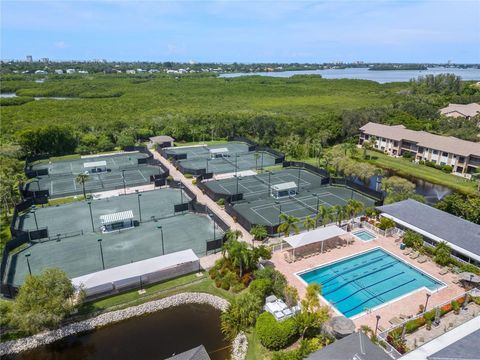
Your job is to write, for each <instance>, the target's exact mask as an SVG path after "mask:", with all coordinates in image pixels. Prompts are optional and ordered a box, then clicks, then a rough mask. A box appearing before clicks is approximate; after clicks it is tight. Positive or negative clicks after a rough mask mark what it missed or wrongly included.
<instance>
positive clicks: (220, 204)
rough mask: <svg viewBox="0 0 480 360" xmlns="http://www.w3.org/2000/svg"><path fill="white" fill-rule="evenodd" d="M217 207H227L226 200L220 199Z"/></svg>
mask: <svg viewBox="0 0 480 360" xmlns="http://www.w3.org/2000/svg"><path fill="white" fill-rule="evenodd" d="M217 205H219V206H224V205H225V199H224V198H220V199H218V200H217Z"/></svg>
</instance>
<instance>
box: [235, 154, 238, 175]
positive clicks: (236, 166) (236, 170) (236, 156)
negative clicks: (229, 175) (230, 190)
mask: <svg viewBox="0 0 480 360" xmlns="http://www.w3.org/2000/svg"><path fill="white" fill-rule="evenodd" d="M237 163H238V154H235V176H238V175H237V173H238V165H237Z"/></svg>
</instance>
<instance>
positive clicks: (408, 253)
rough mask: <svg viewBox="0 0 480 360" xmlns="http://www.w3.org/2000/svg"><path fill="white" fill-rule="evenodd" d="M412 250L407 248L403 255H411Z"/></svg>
mask: <svg viewBox="0 0 480 360" xmlns="http://www.w3.org/2000/svg"><path fill="white" fill-rule="evenodd" d="M412 251H413V250H412V248H406V249H405V250H403V253H402V254H403V255H410V253H411V252H412Z"/></svg>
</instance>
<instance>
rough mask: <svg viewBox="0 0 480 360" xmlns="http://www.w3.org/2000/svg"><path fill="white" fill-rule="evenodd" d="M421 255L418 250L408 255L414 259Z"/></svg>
mask: <svg viewBox="0 0 480 360" xmlns="http://www.w3.org/2000/svg"><path fill="white" fill-rule="evenodd" d="M419 256H420V254H419V253H418V251H414V252H412V253H411V254H410V255H409V256H408V257H409V258H410V259H412V260H415V259H416V258H418V257H419Z"/></svg>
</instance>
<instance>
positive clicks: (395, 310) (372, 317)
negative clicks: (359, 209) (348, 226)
mask: <svg viewBox="0 0 480 360" xmlns="http://www.w3.org/2000/svg"><path fill="white" fill-rule="evenodd" d="M346 236H350V234H348V235H346ZM399 244H400V243H399V242H395V239H394V238H393V237H383V236H380V235H378V234H377V238H376V239H375V240H371V241H361V240H359V239H356V240H355V242H354V243H353V244H351V245H348V246H346V247H341V248H339V249H336V248H334V249H332V250H331V251H329V252H324V253H322V254H319V255H316V256H312V257H310V258H306V259H303V260H300V261H296V262H293V263H290V264H289V263H287V262H286V261H285V258H284V253H285V252H287V251H288V250H283V251H276V252H275V253H274V254H273V256H272V259H271V261H272V262H273V264H274V265H275V268H276V269H277V270H279V271H280V272H282V273H283V274H284V275H285V277H286V278H287V280H288V283H289V284H290V285H292V286H294V287H295V288H296V289H297V290H298V293H299V296H300V297H301V298H302V297H303V296H304V295H305V290H306V285H305V284H304V283H303V282H302V281H301V280H300V279H299V278H298V277H297V276H296V275H295V273H297V272H300V271H305V270H308V269H311V268H314V267H318V266H320V265H324V264H326V263H329V262H332V261H336V260H339V259H341V258H344V257H348V256H352V255H355V254H358V253H361V252H364V251H367V250H369V249H373V248H376V247H381V248H382V249H384V250H387V251H389V252H390V253H392V254H394V255H396V256H397V257H399V258H401V259H402V260H404V261H405V262H407V263H409V264H411V265H413V266H415V267H417V268H418V269H420V270H422V271H424V272H425V273H427V274H429V275H430V276H433V277H435V278H436V279H438V280H441V281H443V282H444V283H445V284H446V285H447V286H446V287H444V288H442V289H440V290H438V291H437V292H435V293H433V294H432V295H431V297H430V299H429V301H428V309H433V307H435V306H436V305H439V304H441V303H444V302H446V301H448V300H450V299H452V298H454V297H456V296H461V295H462V294H464V292H465V289H464V288H462V287H461V286H459V285H457V284H454V283H453V282H452V281H453V280H455V278H456V275H455V274H452V273H450V272H449V273H447V274H446V275H440V274H439V271H440V268H439V267H438V266H437V265H436V264H435V263H434V262H432V261H431V260H430V259H429V260H428V261H427V262H426V263H423V264H420V263H418V262H417V260H412V259H410V258H409V257H408V256H407V255H403V253H402V251H401V250H400V246H399ZM426 293H427V291H426V290H424V289H420V290H418V291H416V292H414V293H412V294H409V295H406V296H403V297H401V298H399V299H398V300H393V301H392V302H391V303H389V304H387V305H384V306H382V307H380V308H377V309H374V310H372V311H370V312H368V313H366V314H365V315H363V316H360V317H357V318H354V319H353V321H354V323H355V325H356V326H357V328H359V327H360V326H361V325H368V326H370V327H371V328H372V329H374V328H375V323H376V316H377V315H380V316H381V318H380V321H379V326H380V327H381V328H384V329H388V328H389V327H391V326H392V324H390V323H389V320H390V319H392V318H393V317H399V315H400V314H403V315H406V316H409V315H415V314H416V313H417V312H418V308H419V305H424V304H425V300H426ZM321 302H322V303H323V304H325V305H329V304H328V303H327V302H326V301H324V300H323V299H321ZM331 312H332V315H335V312H334V311H333V309H332V311H331ZM337 315H338V314H337Z"/></svg>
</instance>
